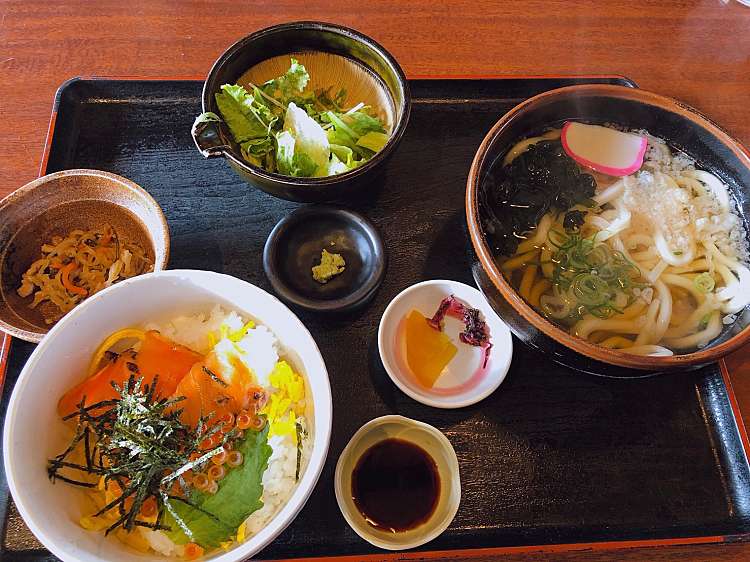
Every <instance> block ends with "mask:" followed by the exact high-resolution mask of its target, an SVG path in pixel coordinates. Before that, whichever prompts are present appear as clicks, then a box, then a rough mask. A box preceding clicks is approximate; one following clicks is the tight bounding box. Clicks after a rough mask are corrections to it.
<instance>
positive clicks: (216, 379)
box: [203, 365, 229, 388]
mask: <svg viewBox="0 0 750 562" xmlns="http://www.w3.org/2000/svg"><path fill="white" fill-rule="evenodd" d="M203 372H204V373H206V374H207V375H208V376H209V377H211V379H212V380H213V381H214V382H215V383H218V384H219V385H220V386H223V387H224V388H226V387H227V386H229V385H228V384H227V383H226V382H225V381H224V380H222V379H221V378H220V377H219V375H217V374H216V373H214V372H213V371H212V370H211V369H209V368H208V367H206V366H205V365H204V366H203Z"/></svg>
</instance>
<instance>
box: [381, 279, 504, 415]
mask: <svg viewBox="0 0 750 562" xmlns="http://www.w3.org/2000/svg"><path fill="white" fill-rule="evenodd" d="M450 295H455V296H456V297H457V298H459V299H460V300H462V301H463V302H464V303H466V304H468V305H469V306H471V307H473V308H477V309H479V310H480V311H481V313H482V316H483V317H484V320H485V322H487V326H488V328H489V333H490V343H491V344H492V349H491V350H490V356H489V362H488V364H487V367H486V369H481V365H482V361H483V359H484V351H483V349H482V348H479V347H475V346H471V345H468V344H465V343H462V342H461V341H460V340H459V338H458V334H459V333H460V332H461V331H462V330H463V328H464V327H463V323H462V322H461V321H460V320H457V319H455V318H452V317H449V316H446V318H445V323H444V330H443V331H444V333H445V334H447V335H448V336H449V337H450V338H451V340H452V341H453V343H454V344H455V345H456V347H457V348H458V352H457V353H456V355H455V357H453V359H452V360H451V361H450V363H448V365H447V366H446V367H445V369H443V372H442V373H441V374H440V377H439V378H438V379H437V381H436V382H435V386H433V387H432V388H426V387H425V386H423V385H422V384H420V383H419V382H418V381H417V379H416V377H415V376H414V374H413V373H412V371H411V369H410V368H409V365H408V364H407V362H406V350H405V347H406V342H405V338H404V337H403V334H402V331H403V323H404V320H405V318H406V315H407V314H409V312H410V311H411V310H413V309H416V310H418V311H419V312H421V313H422V314H423V315H424V316H425V317H427V318H431V317H432V316H433V315H434V314H435V311H436V310H437V308H438V306H439V305H440V302H441V301H442V300H443V299H444V298H445V297H448V296H450ZM378 348H379V350H380V359H381V361H382V362H383V366H384V367H385V370H386V372H387V373H388V376H389V377H391V380H392V381H393V382H394V383H395V384H396V386H397V387H399V388H400V389H401V390H402V391H403V392H405V393H406V394H407V395H409V396H411V397H412V398H413V399H414V400H416V401H418V402H421V403H422V404H427V405H428V406H434V407H436V408H463V407H464V406H469V405H470V404H475V403H476V402H479V401H480V400H483V399H484V398H486V397H487V396H489V395H490V394H492V392H494V391H495V389H497V387H498V386H500V383H502V382H503V380H504V379H505V375H506V374H507V373H508V369H509V368H510V361H511V359H512V357H513V339H512V337H511V335H510V330H509V329H508V327H507V326H506V325H505V323H504V322H503V321H502V320H500V318H499V317H498V315H497V314H495V311H494V310H492V307H491V306H490V304H489V303H488V302H487V300H486V299H485V298H484V296H483V295H482V293H480V292H479V291H478V290H477V289H475V288H474V287H470V286H469V285H465V284H464V283H459V282H458V281H447V280H442V279H435V280H431V281H423V282H422V283H417V284H416V285H412V286H411V287H408V288H407V289H405V290H403V291H401V293H399V294H398V295H397V296H396V298H394V299H393V300H392V301H391V303H390V304H389V305H388V307H387V308H386V309H385V312H384V313H383V317H382V318H381V319H380V327H379V328H378Z"/></svg>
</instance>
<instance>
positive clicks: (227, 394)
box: [174, 362, 240, 427]
mask: <svg viewBox="0 0 750 562" xmlns="http://www.w3.org/2000/svg"><path fill="white" fill-rule="evenodd" d="M174 396H175V397H177V396H184V397H185V400H182V401H180V402H178V403H177V404H176V405H175V409H181V410H182V413H181V414H180V421H182V423H184V424H186V425H189V426H191V427H195V426H197V425H198V421H199V420H200V419H201V418H206V417H208V416H209V415H210V419H209V421H208V423H209V425H213V423H212V422H216V421H218V420H219V419H220V418H221V417H222V416H223V415H225V414H227V413H232V414H236V413H237V412H239V411H240V404H239V403H238V402H237V400H236V399H235V397H234V392H232V389H231V387H230V386H229V385H228V384H227V383H226V382H224V381H223V379H222V378H221V376H220V375H218V374H217V373H216V372H214V371H213V370H211V369H210V368H208V367H207V366H206V364H205V363H202V362H201V363H196V364H195V365H193V368H192V369H190V372H189V373H188V374H187V376H185V377H184V378H183V379H182V380H181V381H180V384H178V385H177V389H176V390H175V392H174Z"/></svg>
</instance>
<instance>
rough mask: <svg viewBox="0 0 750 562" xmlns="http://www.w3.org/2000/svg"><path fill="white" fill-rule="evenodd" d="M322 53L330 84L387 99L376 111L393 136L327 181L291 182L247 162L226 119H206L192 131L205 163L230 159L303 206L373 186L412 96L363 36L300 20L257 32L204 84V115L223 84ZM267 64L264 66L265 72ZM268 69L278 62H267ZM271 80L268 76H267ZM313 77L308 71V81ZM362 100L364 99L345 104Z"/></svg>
mask: <svg viewBox="0 0 750 562" xmlns="http://www.w3.org/2000/svg"><path fill="white" fill-rule="evenodd" d="M315 54H325V55H326V56H329V57H331V59H332V60H334V59H335V61H336V63H335V64H332V65H326V64H321V65H320V73H327V74H328V76H327V77H326V78H328V79H329V80H330V82H329V85H330V86H332V87H333V88H334V90H337V89H339V88H344V89H346V90H348V91H350V92H352V91H355V92H356V91H358V90H362V87H363V86H362V82H367V84H366V89H367V90H372V91H374V92H373V93H372V95H373V96H374V98H376V99H378V100H382V102H383V103H382V104H379V105H382V106H383V107H379V108H378V110H379V111H380V112H382V113H383V114H385V115H387V119H386V122H387V123H386V125H387V126H386V129H388V130H389V133H390V139H389V140H388V142H387V143H386V145H385V146H384V147H383V148H382V149H381V150H380V151H379V152H377V153H376V154H375V155H374V156H373V157H372V158H371V159H370V160H368V161H367V162H366V163H365V164H363V165H361V166H359V167H357V168H355V169H353V170H350V171H348V172H345V173H342V174H337V175H333V176H325V177H312V178H308V177H291V176H286V175H282V174H279V173H274V172H269V171H267V170H265V169H264V168H262V167H259V166H255V165H253V164H251V163H249V162H248V161H247V160H245V159H244V158H243V157H242V153H241V150H240V147H239V146H238V145H237V143H236V142H234V139H233V138H232V135H231V133H230V131H229V128H228V127H227V126H226V124H224V123H223V122H203V123H196V124H195V125H194V126H193V130H192V135H193V140H194V141H195V144H196V146H197V147H198V150H199V151H200V152H201V154H202V155H203V156H205V157H206V158H218V157H222V158H226V160H227V162H228V163H229V165H230V166H231V167H232V169H233V170H234V171H235V172H237V174H238V175H239V176H240V177H241V178H242V179H244V180H245V181H246V182H247V183H249V184H250V185H252V186H253V187H257V188H258V189H261V190H263V191H265V192H267V193H269V194H271V195H273V196H275V197H280V198H282V199H287V200H290V201H299V202H308V203H310V202H321V201H331V200H334V199H340V200H344V199H349V198H354V197H356V195H357V194H358V193H359V192H361V191H362V190H363V188H365V187H366V186H368V185H370V184H371V183H372V182H374V181H375V180H376V179H377V177H378V175H379V172H382V170H383V164H384V163H385V161H386V160H387V159H388V157H389V156H390V155H391V154H392V153H393V151H394V150H395V148H396V146H397V145H398V143H399V141H400V140H401V138H402V136H403V134H404V131H405V129H406V125H407V122H408V120H409V112H410V107H411V95H410V93H409V85H408V82H407V80H406V77H405V76H404V73H403V71H402V70H401V67H400V66H399V65H398V63H397V62H396V60H395V59H394V58H393V57H392V56H391V55H390V54H389V53H388V51H386V50H385V49H384V48H383V47H382V46H381V45H379V44H378V43H377V42H375V41H374V40H372V39H371V38H369V37H367V36H366V35H363V34H362V33H360V32H358V31H355V30H353V29H349V28H346V27H343V26H340V25H335V24H331V23H323V22H314V21H300V22H292V23H285V24H281V25H276V26H273V27H269V28H266V29H262V30H260V31H257V32H255V33H253V34H251V35H248V36H247V37H244V38H243V39H240V40H239V41H237V42H236V43H235V44H234V45H232V46H231V47H229V49H227V50H226V51H225V52H224V53H223V54H222V55H221V56H220V57H219V58H218V60H217V61H216V62H215V63H214V65H213V67H212V68H211V70H210V72H209V74H208V77H207V78H206V82H205V84H204V86H203V95H202V106H203V112H213V113H216V114H219V111H218V107H217V104H216V98H215V95H216V93H218V92H219V91H220V88H221V86H222V85H223V84H234V83H237V81H238V80H239V79H240V77H241V76H243V75H245V73H246V72H248V71H249V70H251V69H253V68H256V67H258V66H261V65H264V64H266V63H268V62H269V61H272V60H273V59H277V58H279V57H297V58H300V57H303V58H304V57H305V56H312V55H315ZM268 66H269V65H267V64H266V67H268ZM270 66H271V67H272V66H273V65H270ZM269 77H273V76H272V75H271V76H266V77H265V78H264V79H268V78H269ZM314 79H315V77H314V76H313V75H312V73H311V82H312V81H313V80H314ZM347 101H348V102H351V103H357V101H360V100H354V99H352V100H347Z"/></svg>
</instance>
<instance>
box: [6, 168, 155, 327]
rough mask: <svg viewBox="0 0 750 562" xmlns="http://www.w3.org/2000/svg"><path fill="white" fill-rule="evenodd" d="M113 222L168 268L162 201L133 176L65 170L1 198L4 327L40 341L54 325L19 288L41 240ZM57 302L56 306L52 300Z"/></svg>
mask: <svg viewBox="0 0 750 562" xmlns="http://www.w3.org/2000/svg"><path fill="white" fill-rule="evenodd" d="M107 225H110V226H112V227H113V228H114V230H115V232H116V233H117V235H118V237H119V238H120V239H121V240H122V241H125V242H128V243H133V244H137V245H138V246H140V247H141V248H143V250H144V251H145V253H146V256H147V257H148V258H149V259H150V260H151V262H152V263H153V264H154V266H153V269H154V271H160V270H162V269H164V268H165V267H166V265H167V261H168V260H169V229H168V227H167V221H166V219H165V218H164V215H163V214H162V211H161V209H160V208H159V205H158V204H157V203H156V201H154V199H153V198H152V197H151V196H150V195H149V194H148V193H147V192H146V191H145V190H144V189H143V188H141V187H140V186H138V185H136V184H135V183H133V182H132V181H130V180H128V179H126V178H123V177H121V176H117V175H115V174H110V173H108V172H101V171H98V170H65V171H62V172H56V173H54V174H50V175H47V176H44V177H41V178H39V179H37V180H34V181H32V182H31V183H28V184H26V185H24V186H23V187H21V188H20V189H18V190H16V191H15V192H13V193H11V194H10V195H9V196H8V197H6V198H5V199H3V200H2V201H0V329H2V330H3V331H5V332H7V333H9V334H11V335H12V336H15V337H18V338H20V339H23V340H26V341H31V342H38V341H39V340H41V339H42V337H43V336H44V335H45V334H46V333H47V332H48V331H49V329H50V328H51V327H52V326H51V325H49V324H47V323H46V322H45V320H44V314H43V312H42V310H41V307H42V306H45V305H44V304H40V305H39V307H37V308H36V309H31V308H29V306H28V305H29V303H30V302H31V299H32V297H27V298H21V297H20V296H19V295H18V293H17V292H16V290H17V289H18V287H19V286H20V284H21V276H22V275H23V273H24V272H25V271H26V270H27V269H28V267H29V266H30V265H31V264H32V263H33V262H34V261H35V260H37V259H39V258H40V257H41V246H42V244H45V243H48V242H49V241H50V240H51V239H52V237H53V236H63V237H64V236H67V235H68V234H69V233H70V232H71V231H72V230H75V229H82V230H90V229H102V228H104V227H105V226H107ZM49 306H53V305H49Z"/></svg>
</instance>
